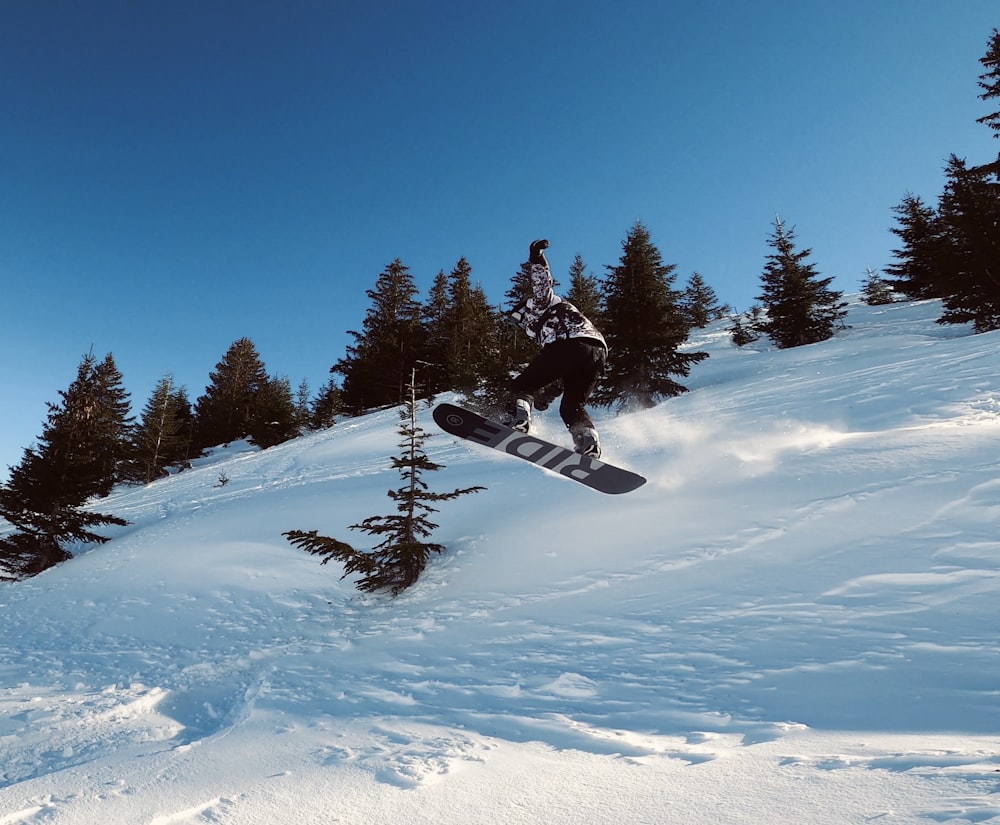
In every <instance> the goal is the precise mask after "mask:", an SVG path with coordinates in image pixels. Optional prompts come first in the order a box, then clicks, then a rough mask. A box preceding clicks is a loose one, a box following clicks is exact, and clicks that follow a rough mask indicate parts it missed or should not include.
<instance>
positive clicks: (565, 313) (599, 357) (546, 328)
mask: <svg viewBox="0 0 1000 825" xmlns="http://www.w3.org/2000/svg"><path fill="white" fill-rule="evenodd" d="M548 246H549V242H548V241H546V240H538V241H535V242H534V243H532V244H531V246H530V248H529V254H528V266H529V269H530V275H531V297H530V298H528V299H527V301H525V302H524V303H523V304H521V305H520V306H518V307H517V308H516V309H514V310H512V311H511V312H510V313H509V315H510V317H511V318H512V319H513V320H514V321H515V322H516V323H517V324H518V325H519V326H521V327H523V328H524V330H525V332H527V333H528V335H529V336H530V337H531V338H533V339H534V340H535V341H537V342H538V343H539V344H541V346H542V351H541V352H540V353H539V354H538V357H537V358H535V360H534V361H532V362H531V363H530V364H529V365H528V366H527V367H526V368H525V369H524V372H522V373H521V374H520V375H519V376H517V378H515V379H514V380H513V381H512V382H511V396H512V398H511V401H512V415H511V419H510V420H511V423H510V426H511V427H513V428H514V429H516V430H520V431H521V432H524V433H527V432H528V430H529V429H530V428H531V409H532V405H533V404H534V403H535V396H536V395H539V396H541V395H543V394H545V393H546V392H551V389H550V388H551V386H552V385H553V384H556V386H557V388H558V384H557V382H561V385H562V401H561V402H560V404H559V415H560V416H561V417H562V420H563V423H564V424H565V425H566V427H567V429H568V430H569V431H570V433H571V434H572V435H573V444H574V448H575V450H576V452H578V453H581V454H583V455H586V456H590V457H592V458H600V456H601V441H600V438H599V437H598V434H597V430H596V429H595V428H594V422H593V421H592V420H591V418H590V415H588V413H587V410H586V408H585V406H584V405H585V404H586V403H587V400H588V399H589V398H590V394H591V393H592V392H593V391H594V387H595V385H596V384H597V377H598V376H599V375H600V373H601V370H602V369H603V368H604V363H605V361H606V360H607V356H608V345H607V343H606V342H605V340H604V336H603V335H601V333H600V331H599V330H598V329H597V327H595V326H594V324H593V323H591V321H590V320H589V319H588V318H587V317H586V316H585V315H584V314H583V313H582V312H580V310H578V309H577V308H576V307H575V306H573V304H571V303H570V302H569V301H566V300H564V299H563V298H560V297H559V296H558V295H556V294H555V293H554V292H553V291H552V272H551V271H550V270H549V262H548V261H547V260H546V259H545V250H546V249H548ZM547 401H548V399H546V400H545V402H543V403H545V406H547V405H548V404H547ZM539 406H540V407H541V405H539ZM541 408H543V409H544V407H541Z"/></svg>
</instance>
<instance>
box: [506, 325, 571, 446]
mask: <svg viewBox="0 0 1000 825" xmlns="http://www.w3.org/2000/svg"><path fill="white" fill-rule="evenodd" d="M566 343H568V342H566V341H556V342H555V343H553V344H549V345H548V346H546V347H544V348H543V349H542V351H541V352H540V353H539V354H538V356H537V357H536V358H535V360H534V361H532V362H531V363H530V364H528V366H527V367H525V369H524V372H522V373H521V374H520V375H519V376H517V378H515V379H514V380H513V381H511V384H510V401H509V406H510V411H511V426H512V427H513V428H514V429H515V430H520V431H521V432H525V433H526V432H528V430H529V429H530V427H531V406H532V404H533V403H534V400H535V393H537V392H539V390H542V389H543V388H544V387H546V386H547V385H548V384H551V383H552V382H553V381H557V380H558V379H559V377H560V375H562V370H563V361H564V359H563V355H562V351H563V349H564V348H563V345H564V344H566Z"/></svg>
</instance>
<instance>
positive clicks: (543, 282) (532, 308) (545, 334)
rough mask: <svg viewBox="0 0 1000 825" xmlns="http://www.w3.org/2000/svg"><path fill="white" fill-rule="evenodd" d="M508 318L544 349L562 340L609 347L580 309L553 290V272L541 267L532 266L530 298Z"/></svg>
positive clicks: (537, 265) (539, 265)
mask: <svg viewBox="0 0 1000 825" xmlns="http://www.w3.org/2000/svg"><path fill="white" fill-rule="evenodd" d="M511 316H512V317H513V318H514V320H515V321H516V322H517V323H518V324H519V325H520V326H521V327H523V328H524V330H525V332H527V333H528V335H529V336H530V337H531V338H533V339H534V340H535V341H536V342H538V343H539V344H541V345H542V346H543V347H544V346H545V345H546V344H551V343H552V342H553V341H561V340H563V339H564V338H589V339H591V340H593V341H596V342H597V343H599V344H600V345H601V346H603V347H604V349H605V350H607V348H608V345H607V342H606V341H605V340H604V336H603V335H601V332H600V330H598V329H597V327H595V326H594V325H593V324H592V323H591V322H590V319H588V318H587V316H586V315H584V314H583V313H582V312H580V310H578V309H577V308H576V307H575V306H573V304H571V303H570V302H569V301H567V300H565V299H563V298H560V297H559V296H558V295H556V294H555V292H553V290H552V273H551V272H550V271H549V268H548V267H547V266H543V265H542V264H532V265H531V297H530V298H529V299H528V300H527V301H526V302H525V303H524V304H522V305H521V306H520V307H518V308H517V309H515V310H514V311H513V312H512V313H511Z"/></svg>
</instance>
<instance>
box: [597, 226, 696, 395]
mask: <svg viewBox="0 0 1000 825" xmlns="http://www.w3.org/2000/svg"><path fill="white" fill-rule="evenodd" d="M622 250H623V251H622V256H621V259H620V261H619V263H618V265H617V266H609V267H608V274H607V277H606V278H605V280H604V311H603V313H602V322H603V325H604V326H603V330H602V332H603V333H604V336H605V338H606V339H607V342H608V348H609V354H608V364H607V368H606V370H605V373H604V376H603V378H602V380H601V382H600V384H599V386H598V388H597V391H596V392H595V394H594V402H595V403H597V404H603V405H611V404H617V405H618V406H619V407H620V408H621V409H633V408H645V407H651V406H653V405H654V404H655V403H656V402H657V400H658V399H661V398H671V397H673V396H675V395H679V394H681V393H683V392H686V391H687V388H686V387H684V386H682V385H681V384H679V383H677V382H676V381H675V380H674V379H673V378H672V377H671V376H674V375H679V376H687V375H688V374H689V373H690V371H691V367H692V365H694V364H697V363H698V362H699V361H702V360H704V359H705V358H708V353H707V352H682V351H681V349H680V348H681V347H682V346H683V345H684V343H685V342H686V341H687V339H688V333H689V332H690V327H689V325H688V322H687V319H686V318H685V317H684V313H683V312H682V311H681V308H680V306H679V303H678V302H679V298H680V293H679V292H677V291H676V290H674V289H673V283H674V280H675V277H676V276H675V275H674V274H673V273H674V269H675V268H676V267H675V266H674V265H673V264H670V265H666V264H664V263H663V259H662V257H661V255H660V251H659V249H657V248H656V246H655V245H654V244H653V242H652V240H651V238H650V235H649V232H648V231H647V229H646V228H645V227H644V226H643V225H642V223H640V222H636V224H635V225H634V226H633V227H632V229H631V230H630V231H629V233H628V236H627V237H626V239H625V241H624V242H623V243H622Z"/></svg>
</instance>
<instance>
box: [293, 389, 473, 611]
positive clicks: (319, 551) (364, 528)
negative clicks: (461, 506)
mask: <svg viewBox="0 0 1000 825" xmlns="http://www.w3.org/2000/svg"><path fill="white" fill-rule="evenodd" d="M407 393H408V394H407V397H406V402H405V404H404V406H403V408H402V409H401V410H400V426H399V430H398V432H399V435H400V438H401V440H400V442H399V447H400V450H401V451H402V452H401V453H400V455H398V456H394V457H393V458H392V467H393V469H396V470H398V471H399V474H400V477H401V478H402V481H403V485H402V486H401V487H400V488H398V489H396V490H390V491H389V498H391V499H392V500H393V501H394V502H396V513H395V514H394V515H389V516H370V517H369V518H366V519H365V520H364V521H362V522H360V523H359V524H352V525H351V526H350V529H351V530H360V531H361V532H363V533H367V534H368V535H371V536H380V537H383V538H382V541H380V542H379V543H378V544H376V545H375V546H374V547H373V548H372V550H371V552H364V551H359V550H356V549H354V548H353V547H352V546H351V545H349V544H347V543H346V542H343V541H340V540H339V539H334V538H329V537H327V536H320V535H318V533H317V531H316V530H310V531H308V532H304V531H301V530H289V531H288V532H286V533H283V534H282V535H284V536H285V537H286V538H287V539H288V540H289V542H291V543H292V545H294V546H295V547H300V548H302V549H303V550H305V551H307V552H309V553H312V554H313V555H317V556H321V557H322V559H323V562H322V563H323V564H326V563H327V562H328V561H330V560H335V561H339V562H342V563H343V564H344V576H348V575H350V574H352V573H360V574H361V578H360V579H359V580H358V582H357V585H356V586H357V588H358V589H359V590H362V591H365V592H378V591H388V592H389V593H390V594H391V595H393V596H396V595H398V594H399V593H401V592H402V591H403V590H405V589H406V588H408V587H410V586H411V585H412V584H414V583H415V582H416V581H417V579H418V578H419V577H420V574H421V573H422V572H423V571H424V568H425V567H426V566H427V562H428V560H429V559H430V554H431V553H441V552H443V551H444V549H445V548H444V546H443V545H441V544H437V543H434V542H427V541H425V539H427V538H429V537H430V535H431V533H432V532H433V531H434V530H435V529H437V527H438V525H437V524H434V523H432V522H431V521H430V520H429V518H428V514H429V513H435V512H437V509H436V508H435V507H433V506H432V504H431V503H432V502H434V503H436V502H439V501H449V500H451V499H454V498H458V497H459V496H463V495H466V494H467V493H474V492H477V491H479V490H483V489H485V488H484V487H466V488H464V489H458V490H453V491H451V492H450V493H434V492H430V491H429V489H428V485H427V482H425V481H424V480H423V475H424V474H425V473H428V472H433V471H434V470H440V469H441V467H442V465H440V464H436V463H435V462H433V461H431V460H430V459H429V458H428V457H427V454H426V453H425V452H424V450H423V445H424V442H426V441H427V439H428V438H429V437H430V436H429V434H428V433H427V432H426V431H425V430H423V429H422V428H421V427H420V426H418V424H417V394H416V380H415V375H414V377H412V378H411V381H410V383H409V385H408V387H407Z"/></svg>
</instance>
